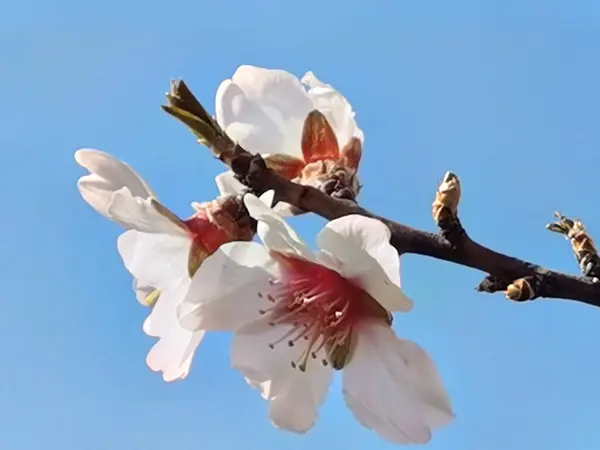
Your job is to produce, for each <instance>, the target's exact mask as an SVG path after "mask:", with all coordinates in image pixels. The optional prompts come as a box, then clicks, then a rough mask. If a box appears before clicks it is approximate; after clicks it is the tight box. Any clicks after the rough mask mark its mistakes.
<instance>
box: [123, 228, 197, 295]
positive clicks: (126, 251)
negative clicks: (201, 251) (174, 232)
mask: <svg viewBox="0 0 600 450" xmlns="http://www.w3.org/2000/svg"><path fill="white" fill-rule="evenodd" d="M190 245H191V240H190V238H189V237H187V236H171V235H168V234H155V233H141V232H139V231H136V230H129V231H126V232H125V233H123V234H121V235H120V236H119V239H118V240H117V247H118V250H119V254H120V255H121V258H123V263H124V264H125V267H126V268H127V270H128V271H129V272H130V273H131V274H132V275H133V277H134V278H136V279H137V280H138V282H139V283H140V284H142V285H146V286H153V287H155V288H156V289H161V290H165V289H169V288H172V287H174V286H176V285H177V284H179V282H180V281H181V279H182V278H185V277H188V257H189V252H190ZM161 297H162V294H161Z"/></svg>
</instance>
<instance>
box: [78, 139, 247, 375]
mask: <svg viewBox="0 0 600 450" xmlns="http://www.w3.org/2000/svg"><path fill="white" fill-rule="evenodd" d="M75 160H76V161H77V162H78V163H79V164H80V165H81V166H83V167H85V168H86V169H87V170H88V171H89V172H90V174H89V175H86V176H83V177H81V178H80V179H79V181H78V183H77V185H78V188H79V191H80V192H81V195H82V196H83V198H84V199H85V200H86V201H87V202H88V203H89V204H90V205H91V206H92V207H93V208H94V209H95V210H96V211H98V212H99V213H100V214H102V215H104V216H105V217H107V218H109V219H111V220H113V221H115V222H117V223H118V224H120V225H121V226H123V227H124V228H127V229H128V231H126V232H125V233H123V234H122V235H120V236H119V238H118V250H119V253H120V255H121V257H122V259H123V262H124V264H125V267H126V268H127V270H128V271H129V272H130V273H131V274H132V275H133V277H134V289H135V291H136V296H137V298H138V300H139V301H140V302H141V303H142V304H144V305H147V306H152V311H151V313H150V315H149V316H148V317H147V319H146V320H145V322H144V326H143V329H144V331H145V332H146V333H147V334H148V335H150V336H154V337H157V338H159V340H158V342H157V343H156V344H155V345H154V346H153V347H152V349H151V350H150V352H149V353H148V356H147V358H146V362H147V364H148V366H149V367H150V368H151V369H152V370H154V371H159V372H162V373H163V378H164V380H165V381H173V380H176V379H182V378H185V377H186V376H187V375H188V373H189V370H190V366H191V363H192V360H193V357H194V353H195V350H196V348H197V347H198V345H199V344H200V342H201V341H202V338H203V336H204V330H194V331H189V330H186V329H183V328H181V327H180V326H179V324H178V321H177V315H176V308H177V306H178V305H179V303H181V301H182V300H183V299H184V297H185V295H186V293H187V290H188V288H189V286H190V283H191V277H192V276H193V275H194V273H195V272H196V271H197V269H198V268H199V267H200V265H201V264H202V262H203V261H204V260H205V259H206V258H207V257H208V256H209V255H211V254H212V253H214V252H215V251H216V250H217V249H218V248H219V246H220V245H221V244H223V243H225V242H230V241H233V240H237V239H240V240H251V239H252V237H253V235H254V230H253V229H252V226H251V224H252V222H251V219H250V218H249V217H247V213H246V212H245V210H244V208H243V205H242V204H241V200H239V199H238V198H236V197H223V198H220V199H217V200H215V201H213V202H209V203H203V204H197V203H195V204H193V205H192V206H193V207H194V209H195V210H196V212H195V213H194V214H193V215H192V216H191V217H190V218H189V219H186V220H182V219H180V218H179V217H177V216H176V215H175V214H174V213H172V212H171V211H169V210H168V209H167V208H166V207H165V206H163V205H162V204H161V203H160V202H159V201H158V200H157V197H156V194H155V193H154V191H153V190H152V189H151V188H150V186H149V185H148V184H147V183H146V182H145V181H144V180H143V179H142V178H141V177H140V176H139V175H138V174H137V173H136V172H135V171H134V170H133V169H132V168H131V167H130V166H129V165H128V164H126V163H124V162H123V161H120V160H119V159H117V158H115V157H114V156H111V155H109V154H107V153H104V152H101V151H98V150H92V149H81V150H78V151H77V152H76V153H75ZM240 214H241V217H242V219H243V218H244V215H245V216H246V220H245V222H244V220H241V221H235V220H234V219H235V217H236V216H237V215H240Z"/></svg>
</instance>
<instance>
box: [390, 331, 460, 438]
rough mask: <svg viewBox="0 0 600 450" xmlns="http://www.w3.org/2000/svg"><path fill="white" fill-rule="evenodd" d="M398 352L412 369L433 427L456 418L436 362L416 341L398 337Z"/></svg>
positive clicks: (428, 418)
mask: <svg viewBox="0 0 600 450" xmlns="http://www.w3.org/2000/svg"><path fill="white" fill-rule="evenodd" d="M396 348H397V353H398V355H399V356H400V358H402V359H403V361H404V363H405V364H406V366H407V367H408V370H410V372H411V375H412V376H413V380H414V382H415V389H417V390H418V391H419V393H420V395H421V399H422V400H423V402H425V403H426V404H427V405H428V408H427V423H428V424H429V426H430V427H432V428H438V427H442V426H444V425H447V424H448V422H450V421H451V420H452V419H453V418H454V413H453V412H452V404H451V402H450V397H449V396H448V392H447V391H446V388H445V387H444V383H443V381H442V377H441V376H440V374H439V372H438V370H437V367H436V365H435V362H434V361H433V359H432V358H431V356H429V354H428V353H427V352H426V351H425V350H424V349H423V348H422V347H421V346H419V344H417V343H416V342H413V341H410V340H408V339H400V338H398V344H397V346H396Z"/></svg>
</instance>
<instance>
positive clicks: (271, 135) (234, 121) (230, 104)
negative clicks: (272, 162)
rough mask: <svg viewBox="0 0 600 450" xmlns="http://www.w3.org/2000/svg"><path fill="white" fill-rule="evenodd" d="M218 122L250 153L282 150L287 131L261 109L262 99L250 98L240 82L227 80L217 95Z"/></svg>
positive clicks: (278, 151)
mask: <svg viewBox="0 0 600 450" xmlns="http://www.w3.org/2000/svg"><path fill="white" fill-rule="evenodd" d="M215 109H216V116H217V122H218V123H219V125H221V127H223V129H224V130H225V132H226V133H227V134H228V135H229V137H230V138H231V139H233V140H234V141H235V142H237V143H239V144H240V145H241V146H242V147H244V149H246V150H248V151H249V152H251V153H271V152H275V153H281V152H282V151H283V146H284V135H283V133H284V130H283V129H282V123H281V121H277V122H275V121H274V120H273V118H272V117H271V116H270V115H269V114H268V113H267V112H266V111H265V110H264V109H263V108H262V106H261V104H260V101H258V100H256V99H250V98H248V96H247V95H246V93H244V91H243V90H242V89H241V88H240V86H238V85H237V84H235V83H233V82H232V81H231V80H225V81H224V82H223V83H221V85H220V86H219V89H218V90H217V96H216V106H215Z"/></svg>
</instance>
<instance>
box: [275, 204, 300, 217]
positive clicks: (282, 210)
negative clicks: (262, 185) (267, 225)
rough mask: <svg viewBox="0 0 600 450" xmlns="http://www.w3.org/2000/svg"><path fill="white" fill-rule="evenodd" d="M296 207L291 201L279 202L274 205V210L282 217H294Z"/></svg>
mask: <svg viewBox="0 0 600 450" xmlns="http://www.w3.org/2000/svg"><path fill="white" fill-rule="evenodd" d="M295 210H296V208H295V207H294V206H292V205H290V204H289V203H285V202H278V203H277V204H276V205H275V206H274V207H273V211H274V212H275V213H277V214H279V215H280V216H281V217H293V216H294V215H295V214H294V211H295Z"/></svg>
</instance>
